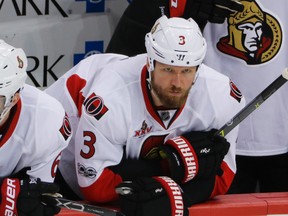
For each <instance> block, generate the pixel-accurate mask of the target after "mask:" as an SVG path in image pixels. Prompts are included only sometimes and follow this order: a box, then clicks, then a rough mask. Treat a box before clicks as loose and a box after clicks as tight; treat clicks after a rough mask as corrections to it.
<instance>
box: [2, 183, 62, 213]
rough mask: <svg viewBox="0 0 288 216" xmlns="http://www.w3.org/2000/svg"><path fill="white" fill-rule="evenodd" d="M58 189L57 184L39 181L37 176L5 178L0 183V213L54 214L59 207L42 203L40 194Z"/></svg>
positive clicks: (58, 210) (57, 211)
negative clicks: (20, 178) (0, 183)
mask: <svg viewBox="0 0 288 216" xmlns="http://www.w3.org/2000/svg"><path fill="white" fill-rule="evenodd" d="M58 191H59V187H58V185H56V184H54V183H46V182H41V180H40V179H39V178H31V179H26V180H19V179H16V178H6V179H4V181H3V183H2V185H1V204H0V215H13V216H53V215H56V214H58V213H59V212H60V210H61V209H60V207H58V206H55V205H50V204H49V205H48V204H45V203H43V202H42V199H41V195H42V194H44V193H56V192H58Z"/></svg>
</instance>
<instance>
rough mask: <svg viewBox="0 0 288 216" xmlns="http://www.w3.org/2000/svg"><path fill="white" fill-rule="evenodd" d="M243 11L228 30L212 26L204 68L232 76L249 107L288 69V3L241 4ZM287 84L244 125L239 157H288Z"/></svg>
mask: <svg viewBox="0 0 288 216" xmlns="http://www.w3.org/2000/svg"><path fill="white" fill-rule="evenodd" d="M241 2H242V4H243V5H244V7H245V8H244V11H243V12H240V13H237V14H235V15H233V16H231V17H230V18H229V19H228V20H227V22H226V23H225V24H211V23H209V24H207V26H206V27H205V31H204V36H205V38H206V40H207V44H208V50H207V55H206V58H205V61H204V62H205V63H206V64H207V65H209V66H211V67H212V68H215V69H216V70H218V71H220V72H221V73H224V74H226V75H227V76H229V77H230V78H231V79H232V80H233V81H234V83H235V84H236V85H237V87H238V88H239V89H241V91H242V93H243V95H244V96H245V98H246V101H247V103H248V102H250V101H251V100H252V99H254V98H255V97H256V96H257V95H258V94H259V93H260V92H261V91H262V90H264V89H265V88H266V87H267V86H268V85H269V84H270V83H272V82H273V81H274V80H275V79H276V78H277V77H278V76H279V75H281V73H282V71H283V69H284V68H286V67H287V66H288V60H287V50H288V32H287V31H288V23H287V18H288V16H287V9H288V1H287V0H277V1H270V0H255V1H241ZM287 92H288V84H284V86H282V87H281V88H280V89H279V90H278V91H277V92H276V93H274V94H273V95H272V96H271V97H270V98H269V99H268V100H267V101H265V102H264V103H263V104H262V105H261V107H259V108H258V109H257V110H255V111H254V112H253V113H252V114H251V115H249V116H248V117H247V118H246V119H245V120H244V121H243V122H242V123H241V124H240V129H239V138H238V141H237V154H239V155H247V156H267V155H276V154H283V153H286V152H288V124H287V122H288V115H287V114H288V112H287V108H288V97H287Z"/></svg>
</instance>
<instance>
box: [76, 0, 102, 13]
mask: <svg viewBox="0 0 288 216" xmlns="http://www.w3.org/2000/svg"><path fill="white" fill-rule="evenodd" d="M75 1H77V2H79V1H81V2H86V13H101V12H104V11H105V0H75Z"/></svg>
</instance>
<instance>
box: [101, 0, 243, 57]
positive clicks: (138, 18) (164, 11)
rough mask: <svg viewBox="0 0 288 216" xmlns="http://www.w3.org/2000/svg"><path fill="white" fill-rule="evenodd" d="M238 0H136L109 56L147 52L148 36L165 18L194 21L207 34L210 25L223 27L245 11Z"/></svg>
mask: <svg viewBox="0 0 288 216" xmlns="http://www.w3.org/2000/svg"><path fill="white" fill-rule="evenodd" d="M242 10H243V5H242V4H241V3H239V1H238V0H132V1H131V4H130V5H128V7H127V9H126V10H125V11H124V13H123V15H122V16H121V19H120V20H119V22H118V25H117V27H116V29H115V31H114V33H113V35H112V38H111V40H110V42H109V44H108V47H107V49H106V52H112V53H121V54H125V55H129V56H132V55H135V54H139V53H144V52H146V50H145V45H144V37H145V34H146V33H147V32H148V31H150V29H151V27H152V26H153V24H154V22H155V21H156V20H157V19H158V18H159V17H160V16H162V15H166V16H167V17H183V18H185V19H188V18H190V17H191V18H193V19H194V20H195V21H196V22H197V24H198V25H199V27H200V29H201V30H203V29H204V27H205V25H206V23H207V22H211V23H223V22H224V21H225V19H226V18H227V17H228V16H229V15H230V14H233V13H234V12H237V11H242Z"/></svg>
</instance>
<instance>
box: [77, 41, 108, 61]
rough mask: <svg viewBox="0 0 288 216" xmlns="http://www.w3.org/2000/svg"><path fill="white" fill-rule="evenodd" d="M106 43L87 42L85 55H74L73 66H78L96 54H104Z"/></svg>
mask: <svg viewBox="0 0 288 216" xmlns="http://www.w3.org/2000/svg"><path fill="white" fill-rule="evenodd" d="M103 50H104V41H86V42H85V51H84V53H76V54H74V59H73V64H74V65H76V64H78V63H79V62H80V61H81V60H82V59H84V58H87V57H88V56H90V55H93V54H96V53H103Z"/></svg>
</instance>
